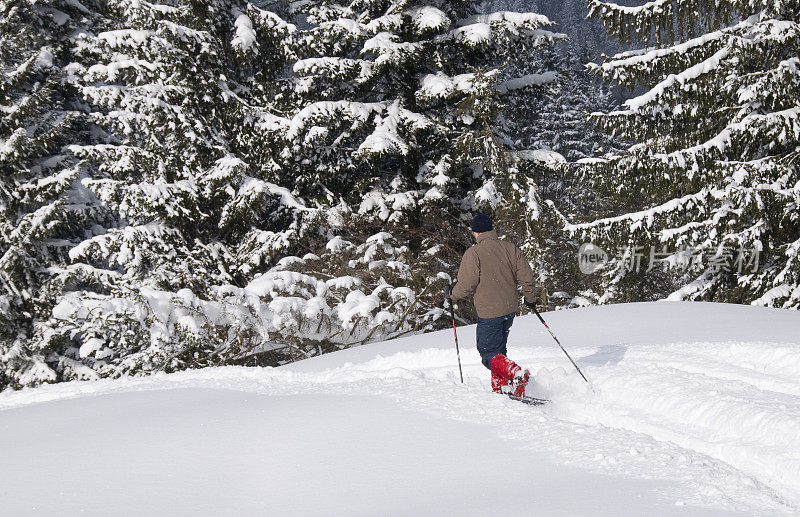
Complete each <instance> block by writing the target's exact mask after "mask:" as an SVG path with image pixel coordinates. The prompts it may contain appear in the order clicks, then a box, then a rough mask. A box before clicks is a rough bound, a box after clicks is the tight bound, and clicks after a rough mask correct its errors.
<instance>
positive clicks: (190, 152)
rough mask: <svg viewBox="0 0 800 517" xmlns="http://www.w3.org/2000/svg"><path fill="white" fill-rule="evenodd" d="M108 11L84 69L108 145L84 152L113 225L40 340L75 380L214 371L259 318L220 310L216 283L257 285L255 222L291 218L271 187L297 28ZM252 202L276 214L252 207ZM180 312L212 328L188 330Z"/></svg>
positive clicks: (91, 243) (92, 247)
mask: <svg viewBox="0 0 800 517" xmlns="http://www.w3.org/2000/svg"><path fill="white" fill-rule="evenodd" d="M106 7H107V9H106V10H105V11H104V12H103V18H102V23H101V24H100V26H99V27H98V30H96V31H93V32H86V33H84V34H82V35H81V36H80V37H79V38H78V39H77V41H76V42H75V46H76V52H77V54H78V60H77V61H76V62H75V63H74V64H73V65H71V66H70V70H69V71H70V73H71V75H72V77H73V82H74V84H75V85H76V87H77V88H79V90H80V93H81V94H82V96H83V97H84V99H85V103H86V105H88V106H89V107H90V109H92V110H93V112H92V116H93V118H94V119H95V120H96V122H97V124H98V126H99V127H100V128H102V133H101V134H102V141H101V142H98V143H93V144H90V145H73V146H71V147H70V150H71V151H72V152H73V153H74V154H75V155H77V156H78V157H80V158H81V159H82V162H81V164H80V165H81V169H82V170H83V171H84V174H85V176H86V178H85V179H84V181H83V184H84V185H85V186H86V188H88V190H89V191H91V192H92V193H93V194H94V195H95V196H97V198H98V199H99V200H100V202H101V203H102V205H103V207H104V208H105V209H106V210H107V211H108V213H109V214H110V215H111V216H112V220H111V222H110V223H109V224H107V225H106V226H105V229H104V230H103V231H101V232H99V234H98V235H95V236H93V237H91V238H89V239H86V240H84V241H83V242H81V243H80V245H78V246H77V247H75V248H73V249H72V250H71V251H70V259H71V260H72V261H73V262H74V263H75V265H76V266H78V265H81V266H82V268H83V269H82V270H83V271H87V270H88V271H91V272H92V275H91V278H89V279H84V282H83V283H81V284H78V285H77V286H74V287H75V289H74V291H75V292H74V293H71V294H69V295H67V296H65V297H63V298H62V299H61V300H60V302H61V303H59V305H58V306H57V307H56V308H55V310H54V311H53V313H52V317H51V318H50V319H49V321H47V322H45V323H43V324H42V326H41V328H40V330H39V331H38V332H37V335H36V336H35V338H34V343H33V344H32V347H33V348H35V349H38V350H41V351H42V353H46V352H47V353H49V354H51V355H52V356H53V357H55V358H58V361H59V363H60V364H61V369H60V370H59V374H60V375H62V376H63V377H64V378H73V377H76V376H77V377H80V376H87V375H88V376H91V375H92V374H87V373H86V368H85V367H86V366H88V367H89V368H90V369H91V370H89V371H90V372H100V373H101V374H103V375H116V374H121V373H132V372H137V371H151V370H167V371H171V370H175V369H180V368H186V367H189V366H193V365H194V366H197V365H202V364H213V363H212V362H211V361H209V360H207V357H206V356H207V355H208V354H213V353H214V351H215V348H217V347H219V348H226V347H230V346H238V344H239V336H237V335H234V332H233V331H231V332H227V331H228V330H230V329H231V326H235V325H246V324H247V323H248V322H249V320H248V319H247V318H248V317H249V316H248V315H247V314H244V315H240V314H239V312H241V311H239V312H237V311H236V310H235V308H234V309H231V310H230V311H227V312H226V316H225V317H220V318H215V317H213V314H210V313H207V312H204V311H212V313H213V311H214V310H215V309H214V308H213V307H214V306H213V304H212V305H209V303H210V302H209V299H210V298H213V297H214V296H215V294H214V292H213V290H212V288H213V287H214V286H215V285H220V284H229V283H232V282H237V281H241V276H240V275H241V273H242V270H243V269H246V268H243V267H242V265H243V264H242V263H241V261H237V258H238V257H237V253H238V251H239V250H238V247H239V245H240V244H241V242H242V240H243V239H245V237H246V235H247V233H248V232H249V231H250V230H251V228H254V227H259V226H260V227H262V228H263V227H266V228H269V226H270V225H283V221H281V220H280V213H281V212H282V211H283V209H284V204H285V203H284V201H285V199H284V198H285V197H286V196H285V191H284V190H282V189H277V190H276V191H271V190H270V188H269V183H265V182H264V181H263V180H262V179H261V178H263V177H264V176H265V174H266V173H267V172H268V171H269V167H270V164H271V163H272V162H271V153H272V150H271V149H270V146H269V142H270V141H271V135H272V132H273V131H274V130H275V127H276V126H279V125H280V124H279V123H278V122H276V120H277V119H278V118H279V117H277V116H276V115H274V114H273V113H272V112H271V104H270V103H271V99H273V98H275V97H277V95H278V93H279V90H280V86H279V85H278V84H277V82H276V81H275V77H277V76H279V75H280V74H282V73H283V72H284V68H285V63H286V56H287V54H288V51H287V48H286V45H285V40H286V37H287V35H288V34H289V33H290V32H291V31H292V30H294V27H293V26H291V25H290V24H287V23H286V22H285V21H284V20H283V19H282V18H281V17H280V16H278V15H277V14H275V13H273V12H270V11H266V10H263V9H260V8H258V7H256V6H255V5H253V4H251V3H249V2H246V1H228V0H220V1H216V0H209V1H202V2H166V3H150V2H138V1H128V0H120V1H112V2H108V3H107V5H106ZM98 132H100V131H98ZM289 197H291V196H289ZM243 198H244V199H249V198H255V199H256V200H258V201H259V202H260V206H258V207H257V209H256V210H254V211H247V210H240V209H239V208H238V207H239V205H240V204H241V200H242V199H243ZM272 219H278V220H277V221H275V220H272ZM61 280H62V281H63V282H64V283H71V284H73V285H74V284H75V282H74V279H73V278H71V277H70V275H64V277H63V278H62V279H61ZM206 302H209V303H206ZM164 307H172V309H170V310H173V312H170V310H166V309H164V310H161V309H163V308H164ZM201 307H202V308H203V310H201ZM226 310H227V309H226ZM165 311H166V312H165ZM180 311H184V312H180ZM231 311H233V313H235V314H233V315H231ZM245 312H246V311H245ZM174 313H181V314H194V315H195V316H197V317H198V321H199V322H198V323H197V325H195V324H187V325H175V324H174V322H172V321H169V317H170V316H169V315H170V314H174ZM188 321H189V319H188V317H187V318H184V323H186V322H188ZM198 326H204V329H203V330H205V331H207V333H206V335H205V336H204V337H202V336H201V335H200V334H201V332H200V329H198V328H197V327H198ZM236 328H238V327H236ZM220 329H225V331H222V330H220ZM243 334H246V332H244V333H243Z"/></svg>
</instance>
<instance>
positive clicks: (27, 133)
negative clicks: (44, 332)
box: [0, 0, 103, 389]
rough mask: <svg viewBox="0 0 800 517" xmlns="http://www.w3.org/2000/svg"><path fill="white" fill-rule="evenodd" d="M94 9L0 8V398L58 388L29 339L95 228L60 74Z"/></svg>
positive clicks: (63, 4) (74, 5)
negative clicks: (35, 387)
mask: <svg viewBox="0 0 800 517" xmlns="http://www.w3.org/2000/svg"><path fill="white" fill-rule="evenodd" d="M94 7H95V6H94V4H93V2H83V3H78V2H69V1H61V0H45V1H42V2H30V1H28V0H3V1H0V112H2V118H0V389H2V388H3V387H4V386H5V385H11V386H19V385H24V384H28V383H30V382H32V381H34V380H38V381H41V380H47V381H52V380H56V379H57V372H56V371H54V370H53V369H52V368H51V366H52V365H49V364H48V362H47V357H46V354H42V353H40V352H39V351H37V350H31V349H30V348H29V346H28V345H29V340H30V339H31V337H32V336H33V334H34V326H35V322H36V321H37V320H39V319H41V318H46V317H47V315H48V314H49V311H50V309H52V307H53V305H54V304H55V303H56V302H57V297H58V295H59V294H60V291H61V288H62V287H63V286H62V285H58V284H56V285H53V284H52V283H51V282H52V280H53V278H54V277H55V276H57V275H58V272H59V271H60V270H62V269H63V267H64V266H65V264H66V263H67V262H68V257H67V253H68V252H69V251H70V250H71V249H72V248H73V247H74V246H75V245H76V244H77V243H79V242H80V241H81V240H83V239H85V238H86V237H87V236H91V235H92V233H93V232H94V231H95V229H96V228H98V226H96V223H98V222H102V221H103V214H102V212H101V211H100V210H99V208H98V206H97V204H96V203H95V199H94V198H93V196H92V195H91V193H90V192H88V191H87V190H86V189H85V188H84V187H83V186H82V185H81V183H80V180H81V179H82V178H84V177H85V175H84V173H83V171H82V170H81V168H80V167H79V166H77V159H76V158H75V157H74V156H73V155H72V154H71V153H70V152H69V151H68V149H67V147H68V146H69V145H71V144H78V143H89V142H91V141H92V139H93V138H94V137H93V136H92V135H91V133H90V128H91V124H90V121H89V120H88V118H87V117H86V115H85V111H84V108H83V106H81V105H80V103H79V102H78V101H79V96H78V95H77V92H76V91H75V89H74V88H72V87H71V86H70V84H69V81H68V72H67V71H68V69H69V63H70V62H71V60H72V59H73V58H74V56H73V54H72V44H73V42H74V38H75V35H76V33H78V32H81V31H87V30H90V29H91V27H92V26H93V24H94V23H95V21H96V18H97V16H96V14H95V13H94V12H93V11H91V10H90V9H92V8H94Z"/></svg>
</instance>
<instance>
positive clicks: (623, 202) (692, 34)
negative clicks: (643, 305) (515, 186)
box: [569, 0, 800, 308]
mask: <svg viewBox="0 0 800 517" xmlns="http://www.w3.org/2000/svg"><path fill="white" fill-rule="evenodd" d="M590 10H591V13H592V14H593V15H594V16H597V17H600V18H601V19H602V21H603V23H604V24H605V25H606V26H607V27H608V29H609V30H610V31H611V32H612V34H614V35H616V36H617V37H618V38H620V40H621V41H623V42H625V43H631V42H638V43H640V44H644V45H645V46H644V47H643V48H641V49H639V50H632V51H629V52H624V53H621V54H618V55H616V56H614V57H613V58H610V59H608V60H607V61H606V62H605V63H603V64H602V65H598V66H595V69H596V71H597V72H598V73H599V74H601V76H603V77H604V78H607V79H613V80H615V81H616V82H618V83H619V84H622V85H625V86H630V87H633V86H636V85H642V86H644V87H645V89H646V92H645V93H643V94H642V95H639V96H637V97H635V98H633V99H630V100H628V101H627V102H626V103H625V106H624V107H623V108H622V109H619V110H616V111H612V112H610V113H605V114H601V115H598V116H597V121H598V123H599V124H600V125H601V126H602V127H604V128H605V129H606V130H608V131H610V132H612V133H614V134H616V135H620V136H622V137H623V138H626V139H629V140H631V141H634V142H637V143H636V144H635V145H634V146H632V147H631V148H630V149H629V150H628V151H627V152H625V153H623V154H621V155H620V156H617V157H609V159H608V160H607V161H606V162H605V163H602V164H599V165H596V166H593V167H590V168H588V169H587V179H588V180H590V181H594V184H595V185H596V186H597V188H599V189H603V191H604V192H605V193H608V194H611V195H613V198H614V201H615V203H616V207H615V208H614V209H613V210H612V211H610V212H609V213H607V214H605V215H606V216H607V217H604V218H600V219H598V220H595V221H593V222H589V223H585V224H578V225H574V226H571V227H569V229H570V230H571V231H572V232H573V233H574V234H575V235H576V236H581V237H583V238H585V239H592V240H594V242H596V243H597V244H599V245H600V246H601V247H603V248H605V249H606V250H607V251H610V252H611V253H612V254H615V253H617V248H622V249H623V252H621V253H618V254H617V255H616V257H615V259H614V260H612V261H611V262H610V263H609V265H608V267H607V268H606V269H605V272H604V278H605V281H604V284H605V292H604V294H603V296H602V298H601V301H611V300H625V299H642V298H644V299H652V298H660V297H663V296H669V298H671V299H702V300H719V301H732V302H740V303H753V304H762V305H771V306H782V307H789V308H798V307H800V255H799V253H800V222H799V221H798V217H800V216H798V211H797V207H798V201H800V181H799V180H800V175H798V163H799V162H798V157H800V120H798V116H799V115H800V66H798V65H799V64H800V62H799V61H798V59H800V55H799V53H798V49H800V30H799V29H800V27H798V22H799V21H800V19H798V17H799V16H800V4H798V3H797V2H796V1H779V2H738V1H735V0H734V1H723V2H718V3H715V4H713V5H712V4H706V3H699V2H696V1H694V0H659V1H657V2H650V3H647V4H645V5H643V6H640V7H625V6H620V5H616V4H612V3H604V2H599V1H594V0H592V1H591V2H590ZM637 265H639V266H641V267H637ZM666 266H671V267H666ZM679 266H684V267H683V268H681V267H679ZM647 269H650V271H649V272H648V271H647ZM637 270H638V272H637Z"/></svg>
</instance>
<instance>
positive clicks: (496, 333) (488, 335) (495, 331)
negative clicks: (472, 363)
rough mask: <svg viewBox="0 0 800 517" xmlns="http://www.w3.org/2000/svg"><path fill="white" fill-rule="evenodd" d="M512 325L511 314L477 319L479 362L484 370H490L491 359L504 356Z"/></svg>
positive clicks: (512, 316)
mask: <svg viewBox="0 0 800 517" xmlns="http://www.w3.org/2000/svg"><path fill="white" fill-rule="evenodd" d="M513 323H514V313H513V312H512V313H511V314H506V315H505V316H499V317H497V318H478V326H477V327H476V328H475V334H476V338H477V342H478V353H479V354H481V362H482V363H483V365H484V366H485V367H486V368H489V369H490V370H491V369H492V368H491V366H490V365H491V363H492V358H493V357H494V356H496V355H497V354H502V355H506V343H507V342H508V333H509V332H510V331H511V325H512V324H513Z"/></svg>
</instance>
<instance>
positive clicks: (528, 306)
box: [525, 300, 536, 312]
mask: <svg viewBox="0 0 800 517" xmlns="http://www.w3.org/2000/svg"><path fill="white" fill-rule="evenodd" d="M525 307H527V308H529V309H530V310H531V311H533V312H536V304H535V303H533V302H529V301H528V300H525Z"/></svg>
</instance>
